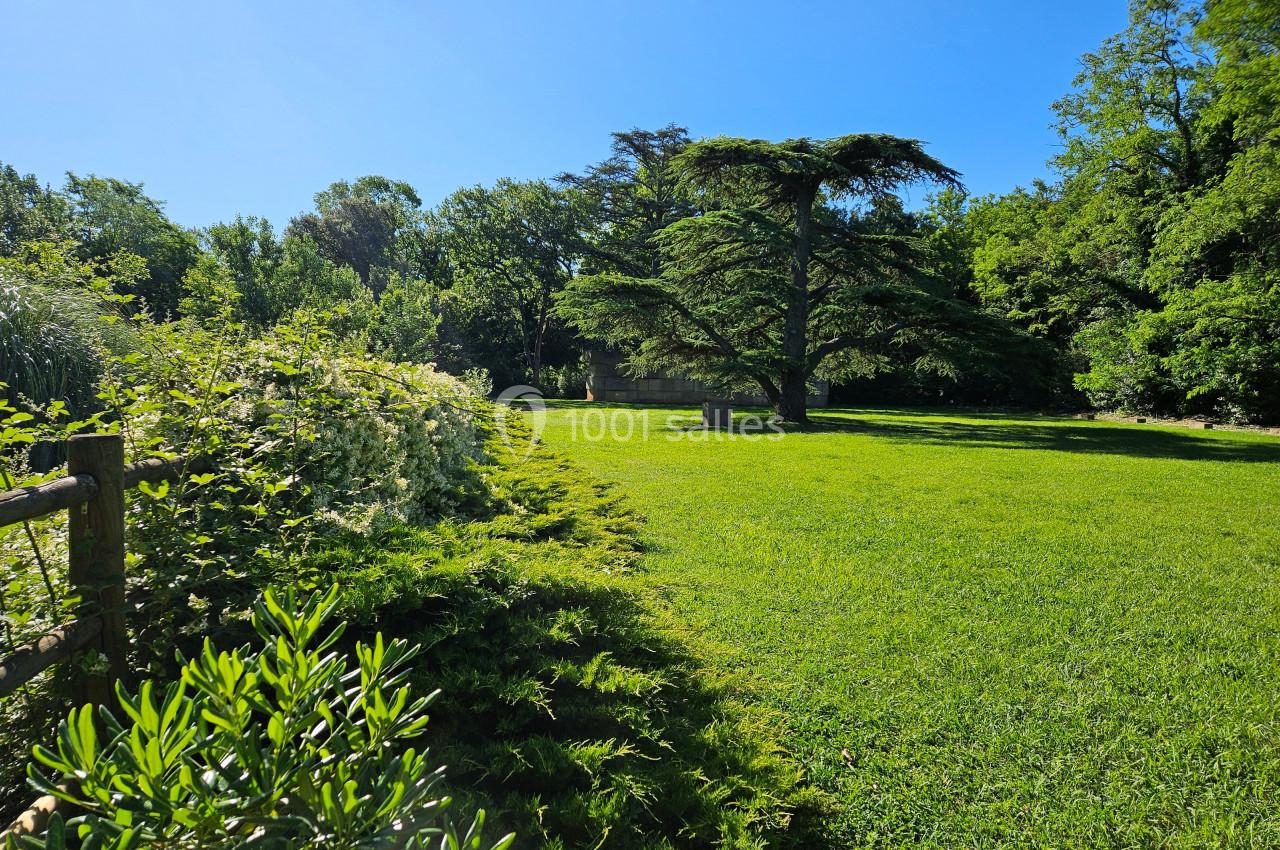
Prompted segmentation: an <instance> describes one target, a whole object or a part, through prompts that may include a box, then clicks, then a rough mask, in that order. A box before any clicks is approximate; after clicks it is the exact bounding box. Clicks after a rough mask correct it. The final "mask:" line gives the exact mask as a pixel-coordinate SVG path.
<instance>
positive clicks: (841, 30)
mask: <svg viewBox="0 0 1280 850" xmlns="http://www.w3.org/2000/svg"><path fill="white" fill-rule="evenodd" d="M4 17H5V28H6V29H7V30H8V33H7V35H6V38H5V52H6V55H5V57H4V59H3V62H2V63H0V84H3V89H4V91H5V92H6V94H7V97H6V100H7V105H6V108H5V113H4V115H3V117H2V118H0V122H2V123H0V161H3V162H6V163H10V164H12V165H14V166H15V167H16V168H17V169H18V170H19V171H21V172H23V173H26V172H34V173H35V174H37V175H38V176H39V177H40V178H41V179H43V180H46V181H49V182H53V183H55V184H59V183H61V180H62V173H63V172H65V171H67V170H72V171H76V172H78V173H97V174H101V175H105V176H112V177H120V178H124V179H128V180H133V181H141V182H143V183H145V184H146V187H147V191H148V192H149V193H150V194H151V195H153V196H154V197H157V198H160V199H162V200H164V201H166V202H167V209H168V211H169V214H170V215H171V216H172V217H173V218H174V219H175V220H176V221H178V222H179V223H181V224H184V225H188V226H203V225H207V224H211V223H213V222H215V221H220V220H226V219H229V218H231V217H233V216H234V215H235V214H236V213H245V214H257V215H265V216H267V217H268V218H270V219H271V220H272V221H273V222H275V223H276V224H277V225H280V226H283V225H284V224H285V223H286V222H287V220H288V218H289V217H290V216H292V215H294V214H295V213H297V212H299V211H301V210H303V209H306V208H308V207H310V205H311V197H312V195H313V194H314V193H315V192H316V191H318V190H320V189H322V188H324V187H325V186H326V185H327V184H328V183H330V182H331V181H333V180H335V179H339V178H354V177H357V176H359V175H362V174H369V173H379V174H385V175H387V176H389V177H395V178H399V179H403V180H407V181H409V182H410V183H412V184H413V185H414V186H415V187H417V189H418V191H419V193H420V194H421V195H422V197H423V200H424V201H425V202H426V203H428V204H431V203H434V202H435V201H438V200H439V199H440V198H441V197H443V196H444V195H446V194H448V193H449V192H450V191H452V190H453V189H455V188H457V187H458V186H462V185H469V184H474V183H489V182H492V181H493V180H495V179H497V178H499V177H503V176H509V177H516V178H534V177H548V176H552V175H554V174H556V173H558V172H560V171H563V170H566V169H568V170H576V169H580V168H581V167H583V166H584V165H586V164H587V163H590V162H594V161H596V160H599V159H601V158H603V157H604V156H605V155H606V154H607V152H608V142H609V138H608V134H609V132H610V131H612V130H618V129H626V128H630V127H636V126H639V127H646V128H651V127H657V126H660V125H663V124H666V123H669V122H673V121H674V122H676V123H679V124H682V125H685V126H687V127H689V129H690V131H691V132H692V133H693V135H694V136H712V135H720V134H727V135H741V136H751V137H761V138H769V139H782V138H789V137H795V136H816V137H824V136H833V135H839V134H842V133H849V132H864V131H872V132H888V133H896V134H899V135H904V136H911V137H915V138H919V139H923V140H925V141H927V142H928V143H929V145H930V147H929V149H930V151H931V152H932V153H934V155H936V156H938V157H940V158H941V159H942V160H943V161H945V162H946V163H947V164H949V165H951V166H952V167H954V168H957V169H959V170H960V171H962V172H964V175H965V182H966V184H967V185H968V187H969V188H970V190H971V191H974V192H976V193H986V192H1004V191H1007V190H1009V189H1011V188H1012V187H1013V186H1015V185H1017V184H1019V183H1026V182H1027V181H1029V180H1030V179H1032V178H1034V177H1036V176H1040V175H1043V174H1044V173H1045V167H1044V162H1045V160H1046V159H1047V158H1048V157H1049V156H1051V155H1052V154H1053V152H1054V149H1055V142H1056V139H1055V136H1054V134H1053V132H1052V131H1051V130H1050V129H1049V123H1050V121H1051V120H1052V113H1051V111H1050V104H1051V103H1052V101H1053V100H1054V99H1055V98H1057V97H1059V96H1060V95H1062V94H1063V93H1064V92H1065V91H1067V89H1068V87H1069V85H1070V81H1071V78H1072V77H1073V76H1074V75H1075V73H1076V70H1077V68H1078V58H1079V56H1080V54H1081V53H1083V52H1085V51H1087V50H1091V49H1093V48H1094V47H1096V46H1097V45H1098V44H1099V43H1100V42H1101V41H1102V39H1103V38H1105V37H1106V36H1108V35H1110V34H1111V33H1113V32H1116V31H1117V30H1119V29H1121V28H1122V27H1123V26H1124V23H1125V6H1124V3H1123V2H1122V0H1105V2H1103V0H1075V2H1072V3H1060V2H1052V0H1021V1H1020V0H992V2H979V1H978V0H974V2H942V0H927V1H926V0H919V1H918V2H908V1H907V0H897V2H880V0H874V2H872V0H845V2H823V3H817V2H815V3H803V2H792V3H786V2H776V0H775V2H764V0H740V2H736V3H727V2H707V3H698V2H692V0H686V2H665V0H652V1H651V2H645V3H640V2H631V3H620V2H619V3H614V2H603V0H600V2H559V3H536V4H535V3H514V2H511V3H508V2H489V3H484V2H474V0H459V2H453V3H439V2H418V3H412V2H389V1H387V2H384V1H383V0H366V1H365V2H362V3H344V4H339V3H328V2H321V0H309V2H306V3H295V2H249V0H216V2H213V1H212V0H211V2H204V3H182V2H167V3H160V2H154V3H139V2H127V0H124V2H120V0H117V1H116V2H110V3H104V2H100V0H99V1H98V2H67V0H63V2H42V1H41V0H8V2H6V4H5V16H4ZM917 194H918V193H917ZM913 200H915V201H918V200H919V198H918V197H916V198H913Z"/></svg>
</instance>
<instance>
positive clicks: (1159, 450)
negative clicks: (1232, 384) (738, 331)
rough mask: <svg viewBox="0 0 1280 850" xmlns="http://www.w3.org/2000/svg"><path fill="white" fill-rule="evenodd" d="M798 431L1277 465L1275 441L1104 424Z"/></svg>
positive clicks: (838, 425)
mask: <svg viewBox="0 0 1280 850" xmlns="http://www.w3.org/2000/svg"><path fill="white" fill-rule="evenodd" d="M801 430H803V431H807V432H823V431H838V432H846V433H851V434H865V435H868V436H872V437H882V438H886V439H890V440H897V441H901V442H912V443H921V442H923V443H929V444H935V445H948V446H965V447H987V448H1004V449H1038V450H1041V451H1059V452H1080V453H1084V454H1115V455H1129V456H1133V457H1150V458H1171V459H1177V460H1216V461H1236V462H1245V463H1280V441H1274V442H1254V441H1244V440H1225V439H1220V438H1213V437H1205V436H1202V435H1198V434H1193V433H1190V432H1188V433H1187V434H1178V433H1174V432H1171V431H1167V430H1161V429H1156V428H1135V427H1117V426H1108V425H1067V424H1059V423H1055V424H1045V425H1039V424H1035V423H1031V422H1026V421H1000V420H999V418H994V419H993V421H991V422H990V423H989V424H988V423H987V422H982V423H973V422H947V421H938V422H908V421H900V422H884V421H874V420H866V419H837V418H834V417H824V416H821V415H818V416H812V417H811V418H810V423H809V424H808V425H807V426H805V427H804V428H803V429H801Z"/></svg>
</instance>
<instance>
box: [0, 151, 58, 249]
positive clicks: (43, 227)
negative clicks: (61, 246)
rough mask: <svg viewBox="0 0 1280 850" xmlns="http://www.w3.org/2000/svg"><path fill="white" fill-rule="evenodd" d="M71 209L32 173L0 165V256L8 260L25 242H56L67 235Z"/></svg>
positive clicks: (56, 193)
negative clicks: (22, 172) (23, 173)
mask: <svg viewBox="0 0 1280 850" xmlns="http://www.w3.org/2000/svg"><path fill="white" fill-rule="evenodd" d="M70 221H71V208H70V204H68V203H67V199H66V197H65V196H63V195H62V194H61V193H59V192H56V191H54V190H53V189H50V188H49V187H47V186H43V185H41V183H40V181H39V180H37V179H36V177H35V175H34V174H26V175H22V174H19V173H18V171H17V169H15V168H14V167H13V166H12V165H0V257H12V256H14V255H15V254H17V253H18V252H19V249H20V248H21V247H22V245H23V244H24V243H26V242H60V241H62V240H64V239H66V238H68V237H69V236H70Z"/></svg>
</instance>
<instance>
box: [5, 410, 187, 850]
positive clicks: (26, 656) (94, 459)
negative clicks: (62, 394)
mask: <svg viewBox="0 0 1280 850" xmlns="http://www.w3.org/2000/svg"><path fill="white" fill-rule="evenodd" d="M209 467H210V464H209V462H208V460H207V459H206V458H178V459H176V460H162V459H152V460H144V461H139V462H137V463H130V464H126V463H125V462H124V442H123V440H122V439H121V438H120V436H119V435H118V434H79V435H76V436H73V437H71V438H70V439H69V440H68V441H67V473H68V474H67V476H66V477H64V478H59V479H57V480H55V481H49V482H47V483H45V484H37V485H34V486H31V487H22V488H20V489H17V490H10V491H8V492H7V493H0V527H2V526H7V525H12V524H14V523H18V522H23V521H25V520H31V519H36V518H38V517H42V516H47V515H48V514H51V513H55V512H57V511H61V510H66V511H67V512H68V521H67V548H68V559H67V560H68V565H67V566H68V570H67V577H68V580H69V583H70V584H71V587H72V592H73V593H75V594H76V595H77V596H79V598H80V600H81V602H80V610H79V611H78V612H77V615H78V616H77V619H75V620H73V621H72V622H70V623H64V624H62V625H61V626H58V627H57V628H55V629H53V630H52V631H50V632H49V634H47V635H44V636H43V637H41V638H39V639H38V640H36V641H33V642H31V643H29V644H26V645H25V646H22V647H20V648H19V649H17V650H16V651H14V652H13V653H12V654H11V655H9V656H8V657H6V658H3V659H0V696H5V695H7V694H10V693H13V691H14V690H16V689H17V688H19V687H21V686H22V685H24V684H26V683H27V682H29V681H31V680H32V679H33V678H35V677H36V676H37V675H39V674H40V673H41V672H42V671H44V670H46V669H48V668H49V667H51V666H52V665H54V664H57V663H58V662H60V661H63V660H66V659H67V658H71V657H73V656H76V655H78V654H80V653H82V652H85V651H87V650H89V649H95V650H97V651H98V652H99V653H101V654H102V655H103V656H104V657H105V658H106V662H107V664H106V671H105V674H104V673H91V672H88V671H86V670H84V669H82V668H81V667H79V666H78V665H77V666H76V667H75V668H73V672H72V675H71V688H72V698H73V699H74V700H75V703H76V705H84V704H85V703H93V704H95V705H104V704H107V703H108V702H109V701H110V700H111V697H112V691H113V683H114V682H115V681H116V680H123V681H128V679H129V670H128V655H129V634H128V629H127V626H126V623H125V596H124V586H125V582H124V577H125V576H124V553H125V513H124V493H125V491H126V490H129V489H132V488H134V487H137V486H138V485H139V484H141V483H142V482H144V481H145V482H148V483H152V484H154V483H159V482H161V481H173V480H176V479H178V478H180V477H181V476H183V475H185V474H188V473H200V472H205V471H207V470H208V469H209ZM53 808H54V804H53V803H50V801H49V800H46V799H45V798H41V799H40V800H37V801H36V803H35V804H33V805H32V807H31V808H29V809H28V810H27V811H26V812H24V813H23V815H22V816H21V817H19V818H18V820H16V821H15V822H14V823H13V824H12V825H11V826H10V827H9V828H8V829H7V830H5V832H4V833H0V842H2V841H4V837H5V835H6V834H24V833H30V832H35V831H38V830H40V829H43V827H44V823H45V822H47V819H48V816H49V814H50V813H51V812H52V810H53Z"/></svg>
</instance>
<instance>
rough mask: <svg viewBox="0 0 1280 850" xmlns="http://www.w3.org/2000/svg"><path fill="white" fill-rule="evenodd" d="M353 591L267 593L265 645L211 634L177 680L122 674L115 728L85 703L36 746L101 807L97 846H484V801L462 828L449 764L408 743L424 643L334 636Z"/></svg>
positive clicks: (47, 773) (88, 846) (37, 775)
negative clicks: (218, 642) (447, 789)
mask: <svg viewBox="0 0 1280 850" xmlns="http://www.w3.org/2000/svg"><path fill="white" fill-rule="evenodd" d="M337 598H338V591H337V588H336V587H335V588H332V589H331V590H330V591H329V592H328V593H327V594H325V595H323V596H319V595H317V596H316V597H314V598H312V599H311V600H310V601H308V602H307V603H306V604H305V605H302V606H299V605H298V604H297V603H296V602H295V600H294V597H293V595H292V594H288V595H285V596H282V597H280V598H279V599H277V598H276V597H274V596H273V595H272V594H270V593H267V594H266V595H265V597H264V599H263V601H262V602H260V603H259V604H258V605H257V606H256V608H255V610H254V614H253V627H254V629H255V630H256V631H257V632H258V634H259V635H260V637H261V639H262V645H261V648H260V649H259V650H258V651H256V652H251V651H250V649H249V647H248V646H245V647H243V648H241V649H238V650H233V651H231V652H219V651H217V650H216V649H215V648H214V646H213V644H212V643H211V642H209V641H207V640H206V641H205V644H204V648H203V650H202V651H201V652H200V654H199V655H198V656H197V657H195V658H193V659H192V660H190V661H187V662H185V663H184V665H183V667H182V673H181V678H180V679H179V680H178V681H176V682H173V683H172V684H169V685H168V686H166V687H165V688H164V689H163V692H162V693H161V692H160V691H159V688H158V687H157V686H156V684H155V683H153V682H150V681H148V682H144V683H143V684H142V686H141V687H140V688H139V690H138V692H137V694H136V695H135V694H130V693H128V692H127V691H126V690H125V689H124V688H123V687H121V686H119V685H117V696H118V699H119V704H120V708H121V710H122V712H123V716H124V720H123V721H122V720H120V719H117V717H116V715H115V714H114V713H113V712H111V711H110V710H108V709H106V708H105V707H104V708H103V709H102V710H101V716H102V720H103V727H104V728H105V733H104V734H100V733H99V731H98V729H97V728H96V726H95V723H94V717H93V710H92V708H91V707H90V706H84V707H83V708H79V709H73V710H72V712H71V714H70V716H69V717H68V718H67V720H65V721H63V722H62V723H61V724H60V725H59V727H58V738H57V743H56V745H55V748H54V749H48V748H45V747H42V746H37V747H36V748H35V756H36V759H37V761H38V762H39V764H40V765H41V766H42V767H35V766H33V767H32V768H31V769H30V775H31V780H32V784H33V785H34V786H35V787H36V788H37V789H39V790H40V791H41V792H42V793H47V794H53V795H55V796H58V797H60V798H61V799H63V800H66V801H68V802H70V803H72V804H74V805H75V806H77V807H79V808H80V809H82V810H83V811H84V812H85V813H84V814H81V815H77V816H76V817H73V818H72V819H71V820H70V822H69V824H68V825H69V826H70V827H72V828H73V829H74V830H75V831H76V832H77V833H78V835H79V837H80V838H81V840H82V842H83V843H82V844H81V846H82V847H83V848H85V850H98V848H102V850H106V849H107V848H112V850H116V848H118V850H125V848H130V849H131V850H132V848H148V847H152V848H191V850H196V848H209V850H213V848H219V850H221V848H235V847H261V848H288V847H300V846H305V847H311V848H321V849H322V848H332V850H354V848H362V847H364V848H375V847H392V846H394V847H404V848H425V847H427V846H428V845H429V844H433V845H434V844H436V843H437V841H439V840H440V839H441V838H443V841H444V843H443V844H440V845H439V846H444V847H465V848H471V849H472V850H479V848H480V846H481V844H480V841H481V839H480V829H481V827H482V826H483V823H484V813H483V812H479V813H478V814H477V815H476V816H475V819H474V821H472V824H471V828H470V829H469V830H468V831H467V832H466V833H465V835H464V836H463V837H461V838H460V837H459V836H458V834H457V833H456V831H455V830H454V828H453V825H452V823H451V822H450V821H449V819H448V809H449V807H450V802H451V800H450V798H449V797H448V796H445V795H444V794H443V793H442V792H441V791H440V782H441V780H442V778H443V769H433V768H432V767H431V766H430V765H429V763H428V762H427V758H426V755H427V754H426V752H425V751H417V750H414V749H413V748H412V747H406V746H405V744H404V742H405V741H407V740H409V739H413V738H418V737H420V736H421V734H422V732H423V730H424V729H425V728H426V725H427V715H426V708H427V705H428V704H429V703H430V701H431V698H430V697H425V698H414V697H412V696H411V693H410V688H409V687H408V686H407V685H405V684H404V682H405V678H406V676H407V674H408V673H407V663H408V662H409V661H410V660H411V659H412V658H413V656H414V655H415V654H416V652H417V648H416V647H410V646H409V645H408V644H406V643H405V642H404V641H399V640H393V641H391V642H390V643H385V642H384V641H383V639H382V636H381V635H378V636H377V637H376V638H375V639H374V641H373V643H372V644H362V643H357V644H356V645H355V650H354V655H355V659H356V664H355V665H352V664H351V663H350V660H349V659H347V658H345V657H343V656H342V655H339V654H338V653H337V652H335V651H334V647H335V644H336V643H337V641H338V639H339V637H340V636H341V634H342V627H341V626H339V627H337V628H333V629H331V630H326V624H327V622H328V621H329V620H330V619H331V617H332V615H333V613H334V611H335V609H336V607H337ZM433 696H434V695H433ZM63 782H68V783H70V784H68V785H65V786H64V785H62V784H60V783H63ZM62 832H63V827H62V824H60V823H58V824H55V825H54V826H53V828H52V829H51V830H50V833H51V834H50V835H47V836H42V837H39V838H30V839H27V840H24V841H22V842H21V846H24V847H33V848H57V847H61V846H62V844H61V834H62ZM513 839H514V836H511V835H508V836H506V837H505V838H503V839H502V840H500V841H499V842H498V843H497V844H495V845H493V848H494V850H501V848H505V847H509V846H510V845H511V843H512V841H513ZM13 846H14V845H13V844H10V847H11V848H12V847H13Z"/></svg>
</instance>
